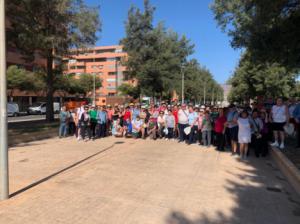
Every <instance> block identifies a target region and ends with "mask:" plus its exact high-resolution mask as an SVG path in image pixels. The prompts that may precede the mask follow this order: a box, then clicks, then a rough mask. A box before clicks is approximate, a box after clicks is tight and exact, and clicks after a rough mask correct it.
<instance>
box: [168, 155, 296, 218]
mask: <svg viewBox="0 0 300 224" xmlns="http://www.w3.org/2000/svg"><path fill="white" fill-rule="evenodd" d="M270 163H271V162H270V160H265V159H261V160H259V159H255V158H251V159H250V161H249V162H248V165H249V166H248V167H249V169H248V168H247V169H240V171H242V172H243V173H244V174H240V175H239V174H236V173H234V172H230V171H227V172H228V173H229V175H235V177H238V179H240V180H242V182H241V181H239V182H237V181H233V180H229V179H227V180H226V182H227V183H226V186H225V189H226V191H228V192H229V193H230V195H231V196H232V198H233V200H234V202H235V203H234V206H232V208H228V209H227V212H226V213H225V212H224V211H221V210H214V211H211V210H207V209H208V208H209V206H208V207H206V208H204V209H203V207H200V206H199V209H198V210H199V214H198V213H192V214H194V215H193V217H194V218H191V217H190V216H189V215H190V214H187V213H184V212H182V211H176V210H174V211H172V212H170V213H169V215H168V216H167V218H166V220H165V223H166V224H254V223H255V224H271V223H272V224H293V223H295V224H296V223H300V198H299V196H298V195H296V193H295V192H294V191H293V190H292V189H291V188H290V185H289V184H288V183H287V181H286V180H285V178H278V176H281V173H280V172H279V171H278V170H276V169H274V166H270ZM232 168H233V169H238V168H235V167H232ZM266 170H269V172H266ZM270 170H271V172H270ZM268 173H269V174H270V173H271V174H272V177H269V176H267V174H268ZM270 176H271V175H270ZM199 204H201V203H199ZM215 204H218V207H219V208H220V207H222V201H221V200H220V201H218V199H217V198H216V199H215V200H214V201H211V205H212V207H213V208H215V206H214V205H215ZM223 206H226V204H224V205H223ZM205 209H206V210H205ZM228 211H230V212H229V213H228ZM195 217H196V218H195Z"/></svg>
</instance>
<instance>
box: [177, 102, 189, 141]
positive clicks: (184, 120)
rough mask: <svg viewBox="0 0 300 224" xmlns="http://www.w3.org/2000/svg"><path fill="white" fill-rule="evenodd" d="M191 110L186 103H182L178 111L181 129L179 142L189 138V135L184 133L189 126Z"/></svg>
mask: <svg viewBox="0 0 300 224" xmlns="http://www.w3.org/2000/svg"><path fill="white" fill-rule="evenodd" d="M188 122H189V111H188V109H187V108H186V104H182V106H181V108H180V109H179V111H178V129H179V142H184V141H185V140H187V136H186V134H185V133H184V129H185V128H186V127H187V126H188Z"/></svg>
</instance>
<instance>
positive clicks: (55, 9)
mask: <svg viewBox="0 0 300 224" xmlns="http://www.w3.org/2000/svg"><path fill="white" fill-rule="evenodd" d="M6 11H7V16H8V20H9V23H10V26H9V27H8V30H7V33H8V38H7V39H8V41H9V45H10V46H12V47H17V48H18V49H19V50H20V52H21V53H22V54H23V55H24V57H25V58H26V59H27V60H28V61H33V60H34V58H35V57H36V56H39V57H42V58H45V59H46V61H47V66H46V68H45V70H46V74H47V76H46V82H47V113H46V119H47V120H48V121H53V119H54V116H53V115H54V113H53V92H54V80H55V74H54V72H53V62H54V59H55V58H56V57H57V56H63V55H65V54H67V53H68V50H69V48H72V47H77V48H85V47H86V46H89V45H94V43H95V42H96V40H97V35H96V33H97V32H98V31H100V27H101V23H100V19H99V8H90V7H88V6H87V5H85V4H84V1H83V0H51V1H49V0H39V1H35V0H10V1H7V4H6Z"/></svg>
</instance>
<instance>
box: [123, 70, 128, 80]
mask: <svg viewBox="0 0 300 224" xmlns="http://www.w3.org/2000/svg"><path fill="white" fill-rule="evenodd" d="M123 77H124V80H125V81H128V80H129V74H128V72H123Z"/></svg>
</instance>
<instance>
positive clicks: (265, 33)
mask: <svg viewBox="0 0 300 224" xmlns="http://www.w3.org/2000/svg"><path fill="white" fill-rule="evenodd" d="M212 9H213V11H214V14H215V19H216V20H217V22H218V24H219V25H220V26H221V28H222V29H223V31H226V32H227V33H228V34H229V36H230V37H232V41H231V44H232V46H233V47H235V48H246V49H247V50H248V51H249V52H250V53H251V60H253V61H255V62H256V63H269V64H273V63H277V64H280V65H282V66H284V67H287V68H289V69H299V68H300V29H299V27H300V1H299V0H263V1H262V0H243V1H242V0H215V1H214V4H213V5H212Z"/></svg>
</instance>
